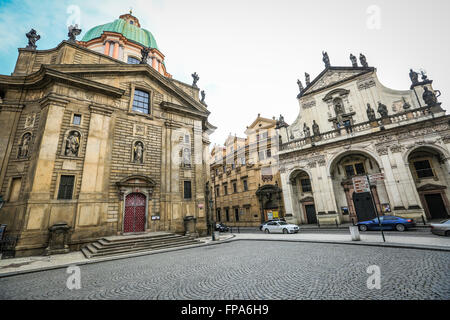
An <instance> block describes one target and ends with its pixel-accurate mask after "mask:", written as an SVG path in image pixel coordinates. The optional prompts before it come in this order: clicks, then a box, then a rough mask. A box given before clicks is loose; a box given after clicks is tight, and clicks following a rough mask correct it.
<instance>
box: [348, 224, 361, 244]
mask: <svg viewBox="0 0 450 320" xmlns="http://www.w3.org/2000/svg"><path fill="white" fill-rule="evenodd" d="M349 228H350V234H351V235H352V241H361V236H360V234H359V228H358V226H350V227H349Z"/></svg>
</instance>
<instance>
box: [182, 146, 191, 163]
mask: <svg viewBox="0 0 450 320" xmlns="http://www.w3.org/2000/svg"><path fill="white" fill-rule="evenodd" d="M183 164H184V166H186V167H189V166H190V165H191V149H190V148H184V149H183Z"/></svg>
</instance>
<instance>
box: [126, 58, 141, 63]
mask: <svg viewBox="0 0 450 320" xmlns="http://www.w3.org/2000/svg"><path fill="white" fill-rule="evenodd" d="M140 63H141V61H140V60H139V59H138V58H135V57H130V56H128V64H140Z"/></svg>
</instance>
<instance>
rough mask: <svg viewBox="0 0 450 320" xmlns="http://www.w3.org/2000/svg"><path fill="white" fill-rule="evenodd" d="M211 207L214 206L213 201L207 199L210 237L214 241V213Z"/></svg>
mask: <svg viewBox="0 0 450 320" xmlns="http://www.w3.org/2000/svg"><path fill="white" fill-rule="evenodd" d="M213 205H214V201H213V199H212V198H211V199H209V212H210V214H211V220H210V221H211V236H212V240H213V241H214V240H215V239H214V230H215V225H216V223H215V222H214V218H213V217H214V212H213Z"/></svg>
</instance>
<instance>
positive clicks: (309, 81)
mask: <svg viewBox="0 0 450 320" xmlns="http://www.w3.org/2000/svg"><path fill="white" fill-rule="evenodd" d="M305 82H306V86H309V84H310V83H311V76H310V75H309V73H307V72H305Z"/></svg>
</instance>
